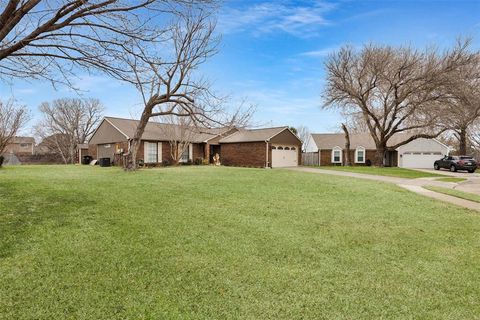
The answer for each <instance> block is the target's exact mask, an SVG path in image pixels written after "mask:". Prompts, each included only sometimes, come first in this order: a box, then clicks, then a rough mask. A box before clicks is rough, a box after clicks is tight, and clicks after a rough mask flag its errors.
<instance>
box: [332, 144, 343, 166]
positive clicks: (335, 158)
mask: <svg viewBox="0 0 480 320" xmlns="http://www.w3.org/2000/svg"><path fill="white" fill-rule="evenodd" d="M332 163H342V149H340V147H335V148H333V150H332Z"/></svg>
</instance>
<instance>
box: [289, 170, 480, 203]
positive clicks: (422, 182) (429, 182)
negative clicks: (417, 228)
mask: <svg viewBox="0 0 480 320" xmlns="http://www.w3.org/2000/svg"><path fill="white" fill-rule="evenodd" d="M288 170H293V171H300V172H309V173H317V174H318V173H320V174H329V175H335V176H342V177H350V178H359V179H367V180H374V181H382V182H387V183H393V184H396V185H398V186H400V187H402V188H404V189H407V190H409V191H412V192H415V193H418V194H421V195H423V196H427V197H430V198H434V199H437V200H441V201H445V202H449V203H452V204H455V205H457V206H461V207H464V208H468V209H473V210H477V211H480V203H478V202H474V201H469V200H464V199H460V198H457V197H453V196H449V195H446V194H442V193H438V192H433V191H430V190H427V189H424V188H423V186H436V187H443V188H450V189H456V190H462V189H460V188H459V186H460V185H462V184H471V185H472V184H473V185H476V183H477V181H474V182H470V179H477V177H472V178H469V180H467V181H466V182H464V183H462V184H457V183H453V182H442V181H435V180H433V179H435V178H418V179H405V178H397V177H386V176H376V175H370V174H363V173H355V172H345V171H335V170H323V169H317V168H309V167H294V168H288ZM442 173H443V172H442ZM463 178H468V177H467V176H465V177H463ZM479 183H480V179H479ZM476 188H477V186H475V190H477V189H476ZM479 190H480V189H479ZM467 192H471V191H467Z"/></svg>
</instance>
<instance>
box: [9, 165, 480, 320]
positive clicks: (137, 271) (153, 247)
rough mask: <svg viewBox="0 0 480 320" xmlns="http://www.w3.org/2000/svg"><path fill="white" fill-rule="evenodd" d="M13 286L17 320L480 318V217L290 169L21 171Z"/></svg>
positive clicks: (12, 244) (16, 186)
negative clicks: (130, 171) (129, 171)
mask: <svg viewBox="0 0 480 320" xmlns="http://www.w3.org/2000/svg"><path fill="white" fill-rule="evenodd" d="M369 169H371V170H375V169H374V168H369ZM378 170H379V169H378ZM381 170H385V169H381ZM388 171H391V169H388ZM385 172H386V171H385ZM419 174H424V173H419ZM0 283H1V286H0V318H2V319H372V318H390V319H402V318H403V319H472V318H476V317H478V315H479V314H480V304H479V303H478V301H479V300H480V286H479V283H480V215H479V214H478V213H476V212H473V211H469V210H466V209H461V208H458V207H453V206H450V205H447V204H445V203H443V202H436V201H435V200H432V199H429V198H426V197H422V196H420V195H416V194H413V193H410V192H408V191H406V190H403V189H400V188H398V187H396V186H393V185H389V184H383V183H378V182H372V181H365V180H360V179H358V180H356V179H350V178H346V177H334V176H331V175H328V176H327V175H325V176H323V175H319V174H308V173H302V172H293V171H288V170H277V169H274V170H264V169H241V168H223V167H218V168H217V167H195V166H192V167H182V168H166V169H146V170H142V171H140V172H137V173H130V174H127V173H124V172H122V171H121V170H119V169H117V168H99V167H90V166H81V167H80V166H20V167H15V168H12V167H9V168H5V169H1V170H0Z"/></svg>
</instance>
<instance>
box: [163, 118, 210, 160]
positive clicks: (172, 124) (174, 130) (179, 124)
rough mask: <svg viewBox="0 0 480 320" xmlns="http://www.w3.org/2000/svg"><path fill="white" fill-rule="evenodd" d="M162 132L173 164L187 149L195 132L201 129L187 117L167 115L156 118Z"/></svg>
mask: <svg viewBox="0 0 480 320" xmlns="http://www.w3.org/2000/svg"><path fill="white" fill-rule="evenodd" d="M158 120H159V122H161V123H162V124H163V125H161V128H162V131H163V134H164V135H165V136H166V137H167V138H168V141H169V144H170V156H171V158H172V160H173V164H174V165H177V164H178V163H179V162H180V160H181V158H182V155H183V154H184V153H185V152H186V151H187V150H188V149H189V147H190V144H191V143H192V139H193V137H194V135H195V134H198V133H199V132H200V131H201V130H200V128H197V127H195V126H194V125H193V121H192V120H191V119H190V118H189V117H177V116H172V115H167V116H163V117H159V118H158Z"/></svg>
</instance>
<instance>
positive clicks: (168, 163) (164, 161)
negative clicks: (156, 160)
mask: <svg viewBox="0 0 480 320" xmlns="http://www.w3.org/2000/svg"><path fill="white" fill-rule="evenodd" d="M162 165H163V166H164V167H168V166H169V165H170V161H168V160H163V161H162Z"/></svg>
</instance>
